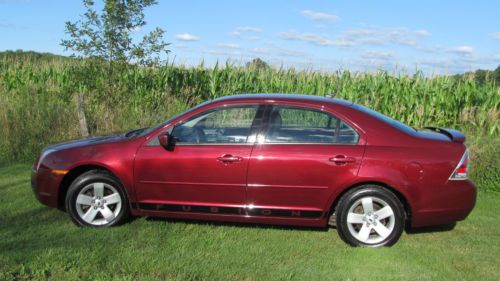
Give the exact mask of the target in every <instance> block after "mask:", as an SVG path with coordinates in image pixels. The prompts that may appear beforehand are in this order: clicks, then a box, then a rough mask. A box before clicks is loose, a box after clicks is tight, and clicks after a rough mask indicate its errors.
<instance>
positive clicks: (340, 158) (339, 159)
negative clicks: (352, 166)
mask: <svg viewBox="0 0 500 281" xmlns="http://www.w3.org/2000/svg"><path fill="white" fill-rule="evenodd" d="M329 160H330V161H331V162H334V163H335V164H337V165H345V164H347V163H354V162H356V158H354V157H348V156H345V155H337V156H335V157H332V158H330V159H329Z"/></svg>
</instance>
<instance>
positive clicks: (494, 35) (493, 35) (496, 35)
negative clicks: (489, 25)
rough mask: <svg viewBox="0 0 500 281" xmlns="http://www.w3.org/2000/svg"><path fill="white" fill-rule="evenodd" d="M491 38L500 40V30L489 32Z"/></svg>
mask: <svg viewBox="0 0 500 281" xmlns="http://www.w3.org/2000/svg"><path fill="white" fill-rule="evenodd" d="M491 38H493V39H495V40H499V41H500V32H493V33H491Z"/></svg>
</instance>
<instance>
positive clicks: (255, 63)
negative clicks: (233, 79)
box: [246, 58, 270, 70]
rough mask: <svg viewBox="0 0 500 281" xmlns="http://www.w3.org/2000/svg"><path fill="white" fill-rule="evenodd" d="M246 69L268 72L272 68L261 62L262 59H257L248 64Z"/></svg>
mask: <svg viewBox="0 0 500 281" xmlns="http://www.w3.org/2000/svg"><path fill="white" fill-rule="evenodd" d="M246 67H248V68H253V69H257V70H266V69H269V68H270V67H269V65H268V64H267V62H265V61H263V60H261V59H260V58H255V59H253V60H252V61H250V62H247V64H246Z"/></svg>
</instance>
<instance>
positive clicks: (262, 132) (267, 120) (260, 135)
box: [256, 104, 362, 146]
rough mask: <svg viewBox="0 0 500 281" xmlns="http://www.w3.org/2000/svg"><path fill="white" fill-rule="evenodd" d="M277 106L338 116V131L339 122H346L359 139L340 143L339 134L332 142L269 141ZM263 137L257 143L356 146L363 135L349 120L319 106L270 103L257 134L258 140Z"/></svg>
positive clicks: (337, 127)
mask: <svg viewBox="0 0 500 281" xmlns="http://www.w3.org/2000/svg"><path fill="white" fill-rule="evenodd" d="M277 107H282V108H292V109H299V110H308V111H315V112H319V113H323V114H327V115H329V117H332V118H337V126H336V128H335V130H336V132H337V131H338V130H339V126H338V125H339V124H340V122H344V123H345V124H346V125H348V126H349V127H350V128H351V129H352V130H353V131H354V132H355V133H356V135H357V136H358V140H357V142H356V143H339V142H337V138H338V134H336V136H335V142H331V143H320V142H267V141H266V139H267V133H268V132H269V125H270V118H271V113H272V111H273V109H274V108H277ZM258 139H261V140H262V141H260V142H259V141H256V144H258V145H319V146H325V145H330V146H331V145H334V146H339V145H341V146H356V145H359V144H360V142H361V139H362V135H361V134H360V132H359V131H358V130H356V128H355V127H354V126H352V125H351V124H350V123H349V122H346V121H345V120H344V119H342V118H340V117H338V116H337V115H336V114H333V113H331V112H329V111H327V110H324V109H323V108H322V109H318V108H313V107H307V106H302V105H289V104H270V105H267V108H266V111H265V116H264V123H263V126H261V130H260V131H259V133H258V134H257V140H258Z"/></svg>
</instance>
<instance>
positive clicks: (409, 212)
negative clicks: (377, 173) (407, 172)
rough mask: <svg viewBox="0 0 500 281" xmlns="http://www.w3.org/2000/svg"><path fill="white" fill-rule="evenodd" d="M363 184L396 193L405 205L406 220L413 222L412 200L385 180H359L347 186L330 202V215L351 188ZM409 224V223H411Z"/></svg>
mask: <svg viewBox="0 0 500 281" xmlns="http://www.w3.org/2000/svg"><path fill="white" fill-rule="evenodd" d="M363 185H372V186H379V187H381V188H385V189H387V190H388V191H390V192H392V193H393V194H394V195H396V197H397V198H398V199H399V201H400V202H401V204H402V205H403V207H404V211H405V220H406V221H408V222H409V223H410V224H411V215H412V208H411V205H410V202H409V200H408V198H407V197H406V196H405V195H404V194H403V192H401V191H400V190H398V189H397V188H395V187H393V186H391V185H389V184H386V183H384V182H381V181H363V182H358V183H355V184H353V185H351V186H349V187H347V188H345V189H344V190H343V191H342V192H340V193H339V194H338V195H337V196H336V197H335V199H334V200H333V202H332V203H331V204H330V209H329V210H328V217H330V216H331V215H333V214H334V213H335V209H336V208H337V205H338V203H339V201H340V199H341V198H342V197H343V196H344V195H345V194H346V193H347V192H349V191H350V190H352V189H354V188H357V187H360V186H363ZM410 224H408V225H410Z"/></svg>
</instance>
